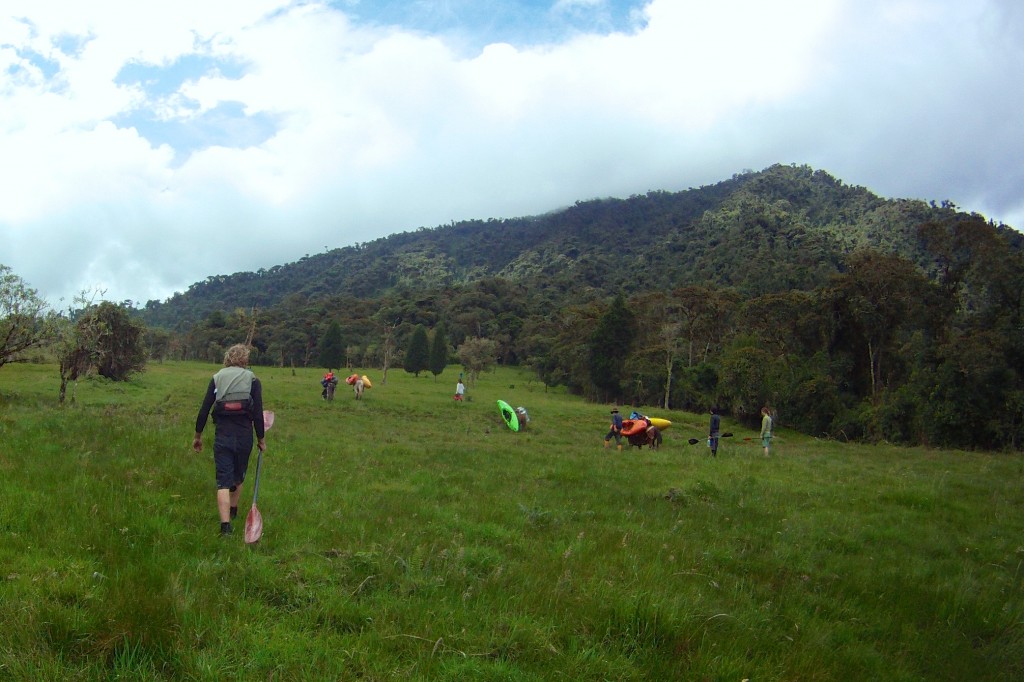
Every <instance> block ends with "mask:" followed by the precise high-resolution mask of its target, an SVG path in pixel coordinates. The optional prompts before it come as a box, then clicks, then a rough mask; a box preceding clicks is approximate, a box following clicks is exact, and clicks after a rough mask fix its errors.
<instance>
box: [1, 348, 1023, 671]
mask: <svg viewBox="0 0 1024 682" xmlns="http://www.w3.org/2000/svg"><path fill="white" fill-rule="evenodd" d="M215 370H216V367H215V366H212V365H201V364H192V363H165V364H158V365H152V366H151V367H150V368H149V370H148V371H147V372H146V373H145V374H143V375H141V376H139V377H138V378H136V379H134V380H133V381H131V382H129V383H127V384H113V383H109V382H105V381H98V380H92V381H85V382H82V383H81V384H80V385H79V386H78V387H77V392H76V397H77V400H76V402H75V404H74V405H70V406H65V407H64V408H59V407H57V405H56V395H57V387H58V379H57V372H56V369H55V368H54V367H50V366H46V365H17V366H10V365H9V366H5V367H4V368H3V369H2V370H0V619H2V621H3V622H4V623H5V624H7V627H5V628H3V629H2V630H0V633H2V634H0V679H15V680H22V679H23V680H29V679H33V680H34V679H82V680H93V679H96V680H100V679H133V680H135V679H152V680H168V679H189V680H232V679H237V680H251V679H369V680H387V679H395V678H406V679H431V680H434V679H437V680H445V679H449V680H465V679H476V680H548V679H553V678H564V679H579V680H592V679H613V680H631V679H633V680H641V679H714V680H718V679H726V680H729V679H734V680H742V679H751V680H795V679H801V680H803V679H809V680H831V679H885V680H920V679H950V680H962V679H972V680H1012V679H1021V678H1022V677H1024V608H1022V602H1021V596H1022V579H1024V567H1022V566H1024V546H1022V544H1024V539H1022V538H1024V533H1022V530H1024V520H1022V519H1021V514H1020V510H1021V509H1022V502H1024V487H1022V483H1024V466H1022V464H1024V463H1022V459H1021V457H1020V456H1019V455H1017V454H1013V455H1008V454H990V453H967V452H945V451H931V450H924V449H897V448H890V447H865V446H858V445H850V444H840V443H834V442H822V441H816V440H813V439H809V438H805V437H801V436H799V435H798V434H793V433H788V432H785V431H783V432H782V433H781V434H780V437H779V439H778V442H777V444H776V446H775V453H776V456H773V457H771V458H764V457H762V456H761V450H760V448H759V447H758V445H757V444H756V443H754V442H753V441H743V440H742V437H743V436H745V435H747V436H755V435H756V434H754V433H746V432H744V431H743V429H742V427H741V426H740V425H738V424H734V423H727V424H726V425H725V428H726V429H727V430H731V431H733V432H735V433H736V437H735V438H733V439H724V440H723V445H722V447H721V449H720V451H719V456H718V457H717V458H716V459H712V458H710V457H709V456H708V451H707V448H706V447H705V446H704V445H703V441H702V442H701V443H699V444H697V445H694V446H691V445H688V444H687V439H688V438H690V437H697V438H702V436H703V435H704V433H705V427H706V418H705V417H704V416H702V415H693V414H686V413H682V412H671V413H666V412H664V411H661V410H657V409H655V408H648V410H647V411H648V412H650V413H652V414H655V415H659V416H666V417H668V418H670V419H672V420H673V427H672V428H671V429H670V430H668V431H667V432H666V433H665V444H664V445H663V447H662V448H661V449H660V450H657V451H651V450H646V449H645V450H642V451H640V450H637V449H635V448H634V449H630V450H628V451H624V452H618V451H615V450H614V449H604V448H603V447H602V444H601V440H602V437H603V435H604V433H605V431H606V428H607V423H606V421H607V413H608V407H607V406H595V405H589V404H586V403H584V402H582V401H580V400H578V399H576V398H574V397H571V396H567V395H565V394H564V393H562V392H560V391H557V390H549V389H545V387H544V386H543V385H540V384H538V383H537V382H536V381H531V380H530V379H529V377H528V376H527V375H525V374H521V373H518V372H516V371H514V370H510V369H500V370H498V371H496V372H494V373H490V374H487V375H485V376H484V377H483V378H482V379H481V380H480V381H478V382H477V384H476V385H475V386H470V387H469V392H468V394H469V396H470V398H471V400H470V401H469V402H466V403H464V404H459V403H457V402H455V401H453V400H452V399H451V395H452V393H453V391H454V378H455V371H454V368H449V370H447V371H446V372H445V373H444V374H443V375H441V377H440V378H439V379H438V380H436V381H435V380H434V378H433V377H431V376H429V375H427V376H421V377H419V378H415V377H412V376H410V375H407V374H405V373H403V372H399V371H392V372H390V373H389V376H388V381H387V383H386V384H384V383H382V382H381V381H380V379H381V377H380V376H377V374H376V373H375V372H373V371H372V370H365V372H366V373H367V374H369V375H370V376H371V378H372V379H374V387H373V388H372V389H369V390H368V391H367V393H366V395H365V399H364V400H362V401H355V400H354V399H353V397H352V394H351V392H350V391H347V390H342V389H344V388H345V387H344V386H340V387H339V391H338V395H337V398H336V400H335V401H334V402H333V403H326V402H324V401H322V400H321V399H320V397H319V394H320V387H319V383H318V379H319V373H318V372H317V371H315V370H312V369H308V370H307V369H299V370H295V371H294V372H293V371H292V370H291V369H279V368H257V374H258V375H259V376H260V377H261V379H262V381H263V383H264V394H265V399H266V403H267V405H266V406H267V407H268V408H269V409H274V410H275V411H276V413H277V422H276V424H275V426H274V428H273V430H272V431H271V432H270V433H269V435H268V443H269V450H268V452H267V454H266V456H265V457H264V470H263V474H262V477H263V478H262V480H261V486H260V487H261V490H260V500H259V506H260V510H261V512H262V514H263V517H264V525H265V530H264V536H263V539H262V540H261V542H260V543H259V544H258V545H255V546H252V547H249V546H246V545H244V543H243V542H242V537H241V533H236V534H235V535H234V536H233V537H231V538H229V539H222V538H220V537H218V534H217V530H218V520H217V517H216V510H215V505H214V481H213V467H212V461H211V451H212V433H209V432H208V434H207V438H206V443H207V448H206V450H204V452H203V453H202V454H196V453H193V452H192V451H191V449H190V448H189V445H190V440H191V433H192V430H193V421H194V419H195V412H196V409H197V408H198V405H199V402H200V400H201V398H202V393H203V391H204V390H205V386H206V382H207V381H208V380H209V376H210V375H211V374H212V372H213V371H215ZM359 371H360V373H362V372H363V371H364V370H362V369H360V370H359ZM498 398H502V399H504V400H506V401H508V402H509V403H511V404H512V405H513V406H516V405H524V406H526V407H527V409H528V410H529V412H530V415H531V417H532V419H533V421H532V423H531V424H530V426H529V428H528V429H527V430H526V431H524V432H522V433H518V434H514V433H512V432H511V431H509V430H508V429H507V428H505V426H504V424H503V423H502V422H501V420H500V417H499V415H498V411H497V408H496V406H495V401H496V400H497V399H498ZM727 421H728V420H727ZM254 461H255V460H254ZM250 493H251V489H247V490H246V495H245V496H244V497H243V510H242V515H244V513H245V511H246V508H247V506H248V504H249V494H250ZM238 525H239V526H240V525H241V519H239V523H238Z"/></svg>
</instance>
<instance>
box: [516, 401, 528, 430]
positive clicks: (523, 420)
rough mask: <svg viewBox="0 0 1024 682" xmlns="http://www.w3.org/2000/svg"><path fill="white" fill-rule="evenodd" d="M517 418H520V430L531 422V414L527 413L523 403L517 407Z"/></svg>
mask: <svg viewBox="0 0 1024 682" xmlns="http://www.w3.org/2000/svg"><path fill="white" fill-rule="evenodd" d="M516 419H518V420H519V430H520V431H522V430H523V429H525V428H526V425H527V424H529V423H530V415H529V414H527V413H526V408H525V407H523V406H522V405H520V406H519V407H517V408H516Z"/></svg>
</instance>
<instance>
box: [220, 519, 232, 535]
mask: <svg viewBox="0 0 1024 682" xmlns="http://www.w3.org/2000/svg"><path fill="white" fill-rule="evenodd" d="M233 532H235V531H234V529H232V528H231V522H230V521H223V522H221V524H220V535H221V537H224V536H225V535H231V534H232V533H233Z"/></svg>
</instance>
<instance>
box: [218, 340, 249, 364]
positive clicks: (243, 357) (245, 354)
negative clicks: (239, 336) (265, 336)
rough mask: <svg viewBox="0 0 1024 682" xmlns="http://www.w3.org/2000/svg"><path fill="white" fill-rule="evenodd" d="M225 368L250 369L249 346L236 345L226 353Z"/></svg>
mask: <svg viewBox="0 0 1024 682" xmlns="http://www.w3.org/2000/svg"><path fill="white" fill-rule="evenodd" d="M224 366H225V367H248V366H249V346H247V345H245V344H244V343H236V344H235V345H233V346H231V348H228V350H227V352H226V353H224Z"/></svg>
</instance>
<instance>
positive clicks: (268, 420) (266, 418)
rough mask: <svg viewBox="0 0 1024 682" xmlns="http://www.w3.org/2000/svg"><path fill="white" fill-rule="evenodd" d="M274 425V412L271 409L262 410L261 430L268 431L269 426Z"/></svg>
mask: <svg viewBox="0 0 1024 682" xmlns="http://www.w3.org/2000/svg"><path fill="white" fill-rule="evenodd" d="M273 425H274V412H273V411H272V410H263V430H264V431H269V430H270V427H271V426H273Z"/></svg>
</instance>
